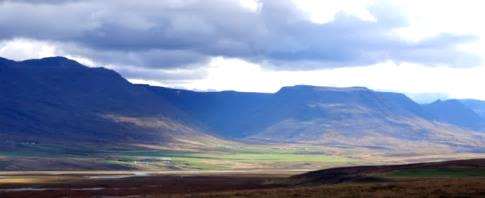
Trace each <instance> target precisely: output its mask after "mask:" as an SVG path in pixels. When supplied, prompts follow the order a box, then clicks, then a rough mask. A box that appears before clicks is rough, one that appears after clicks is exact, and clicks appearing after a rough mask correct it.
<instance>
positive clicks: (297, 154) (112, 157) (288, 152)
mask: <svg viewBox="0 0 485 198" xmlns="http://www.w3.org/2000/svg"><path fill="white" fill-rule="evenodd" d="M93 148H96V149H95V150H93ZM0 156H4V158H6V159H9V160H11V161H12V162H17V163H20V162H19V160H16V159H29V158H49V160H52V161H56V160H64V161H65V160H73V159H75V160H78V162H79V163H90V162H93V161H94V162H97V163H103V164H107V165H116V166H118V167H120V166H121V167H126V168H127V169H134V170H250V169H251V170H253V169H294V170H295V169H304V170H308V169H319V168H326V167H334V166H341V165H350V164H352V163H354V162H356V160H355V159H350V158H347V157H344V156H337V155H332V154H328V153H326V152H324V151H323V150H322V149H320V148H318V147H291V146H273V147H271V146H263V145H249V146H248V145H244V146H240V145H235V146H234V145H223V146H220V147H215V148H211V149H208V150H200V151H198V150H196V151H194V150H192V151H187V150H167V149H147V148H140V147H130V148H127V147H116V146H89V145H88V146H85V147H72V146H71V147H70V146H68V145H66V146H61V145H25V146H24V147H21V148H18V149H15V150H7V151H3V152H0ZM3 161H4V163H3V164H4V166H7V164H6V163H5V159H4V160H3ZM88 165H89V164H88ZM0 166H2V161H1V159H0ZM0 168H2V167H0Z"/></svg>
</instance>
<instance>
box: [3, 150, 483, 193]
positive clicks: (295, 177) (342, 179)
mask: <svg viewBox="0 0 485 198" xmlns="http://www.w3.org/2000/svg"><path fill="white" fill-rule="evenodd" d="M89 196H115V197H186V196H190V197H355V196H360V197H362V196H363V197H443V196H445V197H450V196H451V197H483V196H485V159H476V160H462V161H450V162H440V163H421V164H411V165H394V166H360V167H348V168H333V169H327V170H322V171H313V172H308V173H304V174H301V173H300V172H299V171H178V172H125V171H118V172H105V171H92V172H3V173H0V197H89Z"/></svg>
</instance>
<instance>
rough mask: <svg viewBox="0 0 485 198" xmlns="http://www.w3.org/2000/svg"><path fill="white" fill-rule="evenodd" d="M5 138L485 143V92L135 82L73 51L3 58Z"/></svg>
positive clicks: (420, 145) (1, 127)
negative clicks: (425, 93) (420, 93)
mask: <svg viewBox="0 0 485 198" xmlns="http://www.w3.org/2000/svg"><path fill="white" fill-rule="evenodd" d="M0 93H1V97H0V137H1V138H0V139H1V140H0V141H2V143H3V145H11V144H16V143H19V142H23V143H25V142H34V143H42V142H49V143H59V144H69V143H71V142H77V143H79V142H89V143H93V142H94V143H104V144H125V143H128V144H162V145H168V146H170V145H184V144H190V145H192V146H194V145H195V146H197V145H198V146H201V145H207V144H219V143H222V142H244V143H258V144H286V143H297V144H308V145H330V146H334V147H366V148H374V149H381V150H385V151H390V152H393V151H415V150H419V149H441V150H453V151H471V152H483V151H484V149H485V133H484V132H483V131H485V102H483V101H479V100H446V101H441V100H439V101H436V102H433V103H431V104H424V105H421V104H417V103H416V102H414V101H413V100H411V99H410V98H408V97H407V96H406V95H404V94H400V93H392V92H380V91H374V90H370V89H367V88H364V87H350V88H335V87H317V86H308V85H297V86H290V87H283V88H281V89H280V90H279V91H277V92H276V93H247V92H235V91H221V92H197V91H190V90H181V89H172V88H165V87H156V86H150V85H141V84H132V83H130V82H128V81H127V80H126V79H124V78H123V77H122V76H121V75H119V74H118V73H116V72H115V71H113V70H109V69H105V68H92V67H86V66H84V65H82V64H80V63H78V62H76V61H74V60H70V59H67V58H64V57H49V58H43V59H33V60H25V61H13V60H8V59H3V58H0Z"/></svg>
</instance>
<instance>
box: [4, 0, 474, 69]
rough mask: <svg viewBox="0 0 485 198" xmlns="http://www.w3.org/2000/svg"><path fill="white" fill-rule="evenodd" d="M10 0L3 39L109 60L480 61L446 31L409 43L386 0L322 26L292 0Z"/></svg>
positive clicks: (289, 64) (302, 64)
mask: <svg viewBox="0 0 485 198" xmlns="http://www.w3.org/2000/svg"><path fill="white" fill-rule="evenodd" d="M257 5H258V8H257V9H247V7H248V6H247V5H245V4H241V2H240V1H239V0H211V1H203V0H166V1H148V0H139V1H130V0H106V1H94V0H87V1H75V0H50V1H43V2H42V3H39V2H38V1H28V0H23V1H3V2H2V3H0V27H2V31H0V39H2V40H11V39H14V38H27V39H34V40H40V41H45V42H52V43H56V44H57V45H58V47H60V48H62V51H65V52H66V53H69V54H72V55H79V56H83V57H87V58H90V59H92V60H94V61H96V62H98V63H102V64H118V65H132V66H140V67H145V68H178V67H191V66H195V65H202V64H203V63H207V62H208V61H209V60H210V58H211V57H220V56H222V57H227V58H239V59H244V60H247V61H250V62H253V63H259V64H262V65H263V66H266V67H271V68H272V69H283V70H308V69H318V68H335V67H348V66H361V65H369V64H375V63H378V62H383V61H387V60H392V61H395V62H411V63H421V64H426V65H449V66H456V67H468V66H474V65H477V64H478V63H479V61H480V60H479V59H478V58H477V57H476V56H474V55H473V54H468V53H465V52H462V51H459V50H457V48H456V47H457V45H460V44H462V43H466V42H469V41H472V40H474V39H475V38H474V37H471V36H467V35H450V34H443V35H439V36H436V37H433V38H429V39H426V40H421V41H413V42H411V41H405V40H402V39H400V37H398V36H397V35H395V34H393V30H394V29H396V28H400V27H405V26H406V25H407V22H406V19H405V16H403V13H400V12H399V10H398V9H396V8H393V7H392V5H388V4H387V3H382V2H379V3H376V4H374V5H373V6H371V7H369V8H368V11H369V13H370V14H371V15H372V16H373V18H374V19H375V20H362V19H361V18H359V17H355V16H352V15H349V14H347V13H339V14H337V15H336V16H335V17H334V18H333V20H332V21H330V22H327V23H324V24H320V23H314V22H312V21H311V20H309V18H308V16H307V15H306V14H305V13H304V12H303V11H302V10H300V9H298V8H297V7H296V6H295V5H294V4H293V2H292V1H290V0H261V1H260V3H259V4H257Z"/></svg>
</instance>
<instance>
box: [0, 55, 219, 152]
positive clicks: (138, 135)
mask: <svg viewBox="0 0 485 198" xmlns="http://www.w3.org/2000/svg"><path fill="white" fill-rule="evenodd" d="M0 92H1V93H2V97H1V98H0V132H1V133H0V136H1V139H2V140H1V141H2V147H6V146H8V145H15V144H17V143H30V144H52V143H53V144H67V145H68V144H71V143H83V142H85V143H89V142H91V143H96V142H99V143H103V142H104V143H113V144H133V143H138V144H141V143H156V144H168V143H177V142H188V141H189V140H190V141H191V142H197V141H199V142H204V141H215V140H216V138H214V137H211V136H209V135H207V134H205V133H202V132H200V131H199V130H198V129H197V128H196V127H195V126H193V125H192V124H191V122H190V120H189V119H187V117H186V116H184V113H183V112H182V111H180V110H178V109H177V108H175V107H173V106H172V105H171V104H169V103H168V102H166V101H164V99H163V98H160V97H158V96H156V95H154V94H152V93H150V92H149V91H146V90H144V89H141V88H139V87H137V86H135V85H133V84H131V83H129V82H128V81H126V80H125V79H124V78H122V77H121V76H120V75H119V74H118V73H116V72H114V71H112V70H108V69H104V68H89V67H86V66H83V65H81V64H79V63H77V62H75V61H73V60H69V59H66V58H63V57H52V58H44V59H34V60H26V61H21V62H15V61H10V60H6V59H2V60H1V61H0ZM195 140H197V141H195Z"/></svg>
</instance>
